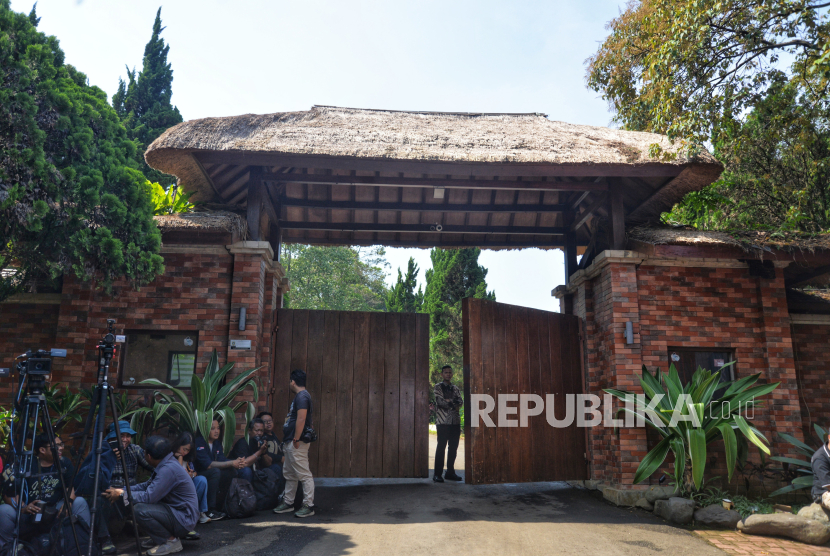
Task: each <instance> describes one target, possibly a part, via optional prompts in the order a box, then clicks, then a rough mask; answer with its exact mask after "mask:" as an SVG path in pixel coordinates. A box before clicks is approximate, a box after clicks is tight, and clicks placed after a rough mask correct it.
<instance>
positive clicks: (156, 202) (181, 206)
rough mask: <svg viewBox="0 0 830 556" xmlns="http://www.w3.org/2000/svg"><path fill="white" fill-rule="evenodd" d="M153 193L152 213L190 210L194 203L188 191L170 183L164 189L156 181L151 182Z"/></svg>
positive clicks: (176, 212) (173, 212)
mask: <svg viewBox="0 0 830 556" xmlns="http://www.w3.org/2000/svg"><path fill="white" fill-rule="evenodd" d="M150 187H151V188H152V193H153V207H154V209H153V214H178V213H182V212H192V211H193V208H194V205H193V203H191V202H190V201H189V200H188V199H190V195H191V194H190V193H188V192H187V191H184V190H183V189H182V188H181V187H179V186H178V185H175V184H174V185H171V186H170V187H168V188H167V189H164V188H163V187H162V186H161V185H160V184H158V183H151V184H150Z"/></svg>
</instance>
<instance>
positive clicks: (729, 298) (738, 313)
mask: <svg viewBox="0 0 830 556" xmlns="http://www.w3.org/2000/svg"><path fill="white" fill-rule="evenodd" d="M626 253H627V254H625V255H624V254H623V252H606V254H605V257H604V258H599V259H598V262H596V263H595V267H594V268H593V269H591V268H589V269H587V270H586V271H583V272H582V274H581V275H575V276H574V277H573V278H574V280H573V284H574V285H572V286H571V287H570V288H569V291H570V293H571V294H572V295H573V310H574V312H575V314H577V315H578V316H581V317H583V318H584V319H585V328H586V332H587V335H586V381H587V386H588V392H590V393H594V394H597V395H602V389H603V388H609V387H613V388H620V389H623V390H629V391H635V392H640V391H641V389H640V386H639V376H640V374H641V368H642V365H643V364H645V365H646V366H647V367H648V368H649V369H650V370H652V371H654V370H655V369H660V370H663V371H668V367H669V361H668V348H669V346H671V347H678V348H681V347H687V348H695V349H707V348H711V349H712V351H717V349H723V350H734V352H735V358H736V359H737V367H736V368H737V375H738V377H742V376H746V375H748V374H755V373H759V372H760V373H761V379H760V380H761V382H773V381H775V382H778V381H780V382H781V386H780V387H779V388H778V389H777V390H776V391H775V392H774V395H773V396H770V397H769V399H770V400H771V403H769V404H768V407H767V408H765V409H763V410H761V409H759V410H758V411H757V415H756V420H755V422H754V423H753V424H754V425H755V426H757V427H758V428H759V429H760V430H761V431H762V432H764V433H765V434H766V436H767V438H768V439H770V440H772V441H773V450H774V451H776V452H778V453H788V452H789V449H790V448H789V445H787V444H786V443H781V442H780V441H778V439H777V433H778V432H787V433H789V434H793V435H795V436H799V435H800V432H801V431H800V428H801V414H800V405H799V402H798V387H797V381H796V374H795V364H794V361H793V339H792V337H791V335H790V328H789V314H788V311H787V305H786V298H785V295H784V292H785V289H784V281H783V275H782V272H781V270H780V269H778V270H777V274H776V277H775V278H774V279H763V278H757V277H751V276H749V271H748V269H747V268H746V266H745V265H743V264H741V263H738V262H737V261H731V262H729V263H725V262H723V263H717V262H715V263H714V264H713V263H711V262H704V261H701V262H700V263H695V262H694V261H691V262H688V261H687V262H684V261H666V260H652V259H648V258H647V257H645V256H637V254H632V253H630V252H626ZM627 321H630V322H631V323H632V325H633V331H634V343H633V344H631V345H628V344H626V342H625V323H626V322H627ZM826 338H827V336H826V335H825V336H824V339H825V342H826ZM815 374H818V373H815ZM828 416H830V414H829V415H828ZM648 447H649V443H648V439H647V436H646V432H645V430H644V429H621V430H620V431H619V432H618V434H615V433H614V432H613V431H612V430H611V429H604V428H594V429H591V430H590V432H589V449H590V451H591V461H592V466H591V470H592V475H593V477H594V478H596V479H601V480H605V481H607V482H609V483H614V484H619V485H621V486H628V485H631V484H632V482H633V477H634V472H635V471H636V469H637V466H638V465H639V462H640V461H641V459H642V457H643V456H645V454H646V453H647V448H648ZM711 448H712V449H711V450H710V453H709V457H710V460H711V459H712V458H714V461H710V470H711V471H712V472H713V473H714V474H722V475H723V476H726V470H725V462H724V461H723V459H724V458H723V455H722V447H721V446H720V443H716V444H715V445H713V446H711ZM667 463H668V462H667ZM668 469H669V468H668V466H666V468H665V469H664V470H661V473H662V472H665V471H668Z"/></svg>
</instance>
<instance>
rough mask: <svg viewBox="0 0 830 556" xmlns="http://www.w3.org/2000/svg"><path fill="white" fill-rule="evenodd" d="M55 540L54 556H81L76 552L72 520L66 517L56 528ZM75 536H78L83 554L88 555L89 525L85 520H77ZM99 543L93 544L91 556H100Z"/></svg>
mask: <svg viewBox="0 0 830 556" xmlns="http://www.w3.org/2000/svg"><path fill="white" fill-rule="evenodd" d="M53 534H55V538H54V540H53V541H52V554H55V555H60V556H80V555H79V554H78V551H77V550H75V537H73V536H72V524H71V522H70V518H68V517H65V518H63V520H62V521H61V523H60V525H59V526H57V527H55V530H54V532H53ZM75 534H76V535H78V545H79V546H80V547H81V554H82V555H86V551H87V548H88V547H89V535H90V532H89V525H87V524H86V521H84V520H83V519H76V520H75ZM99 554H100V553H99V552H98V543H96V542H93V543H92V554H90V555H89V556H99Z"/></svg>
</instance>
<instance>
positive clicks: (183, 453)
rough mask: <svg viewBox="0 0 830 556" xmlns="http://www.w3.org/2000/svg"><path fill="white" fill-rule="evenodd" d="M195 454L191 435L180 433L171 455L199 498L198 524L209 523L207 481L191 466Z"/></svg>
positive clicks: (194, 445)
mask: <svg viewBox="0 0 830 556" xmlns="http://www.w3.org/2000/svg"><path fill="white" fill-rule="evenodd" d="M195 453H196V442H195V440H193V435H192V434H190V433H189V432H183V433H181V434H180V435H179V437H178V438H177V439H176V441H175V442H174V443H173V455H174V456H175V457H176V459H177V460H178V462H179V465H181V466H182V467H184V470H185V471H187V474H188V475H190V478H191V479H193V486H194V487H196V496H197V497H198V498H199V523H208V522H209V521H210V518H209V517H208V516H207V511H208V502H207V490H208V483H207V479H205V478H204V477H203V476H202V475H199V474H197V473H196V468H195V467H194V466H193V456H194V454H195ZM191 536H193V535H191Z"/></svg>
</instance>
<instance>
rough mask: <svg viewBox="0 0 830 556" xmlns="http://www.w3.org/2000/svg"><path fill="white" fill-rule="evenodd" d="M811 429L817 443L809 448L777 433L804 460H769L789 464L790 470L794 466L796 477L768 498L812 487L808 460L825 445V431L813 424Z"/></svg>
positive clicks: (797, 440) (793, 438) (811, 470)
mask: <svg viewBox="0 0 830 556" xmlns="http://www.w3.org/2000/svg"><path fill="white" fill-rule="evenodd" d="M813 429H814V430H815V431H816V437H817V442H816V443H815V445H814V446H810V445H808V444H805V443H804V442H801V441H800V440H799V439H797V438H795V437H793V436H790V435H789V434H783V433H779V435H778V436H780V437H781V438H782V439H784V440H785V441H786V442H788V443H789V444H791V445H792V446H793V447H794V448H795V451H796V452H798V453H799V454H801V455H802V456H804V457H805V458H806V459H803V460H802V459H797V458H789V457H782V456H774V457H772V458H771V459H774V460H775V461H780V462H781V463H785V464H789V465H790V467H791V468H792V467H793V466H795V472H796V473H798V476H797V477H796V478H795V479H793V481H792V482H791V483H790V484H789V485H787V486H785V487H784V488H779V489H778V490H776V491H775V492H773V493H772V494H770V496H778V495H779V494H785V493H787V492H792V491H794V490H801V489H805V488H812V487H813V466H812V464H811V463H810V460H811V459H812V457H813V454H814V453H815V452H816V450H818V449H819V448H821V446H822V445H823V444H826V443H827V430H825V429H823V428H821V427H820V426H818V425H817V424H815V423H813Z"/></svg>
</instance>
